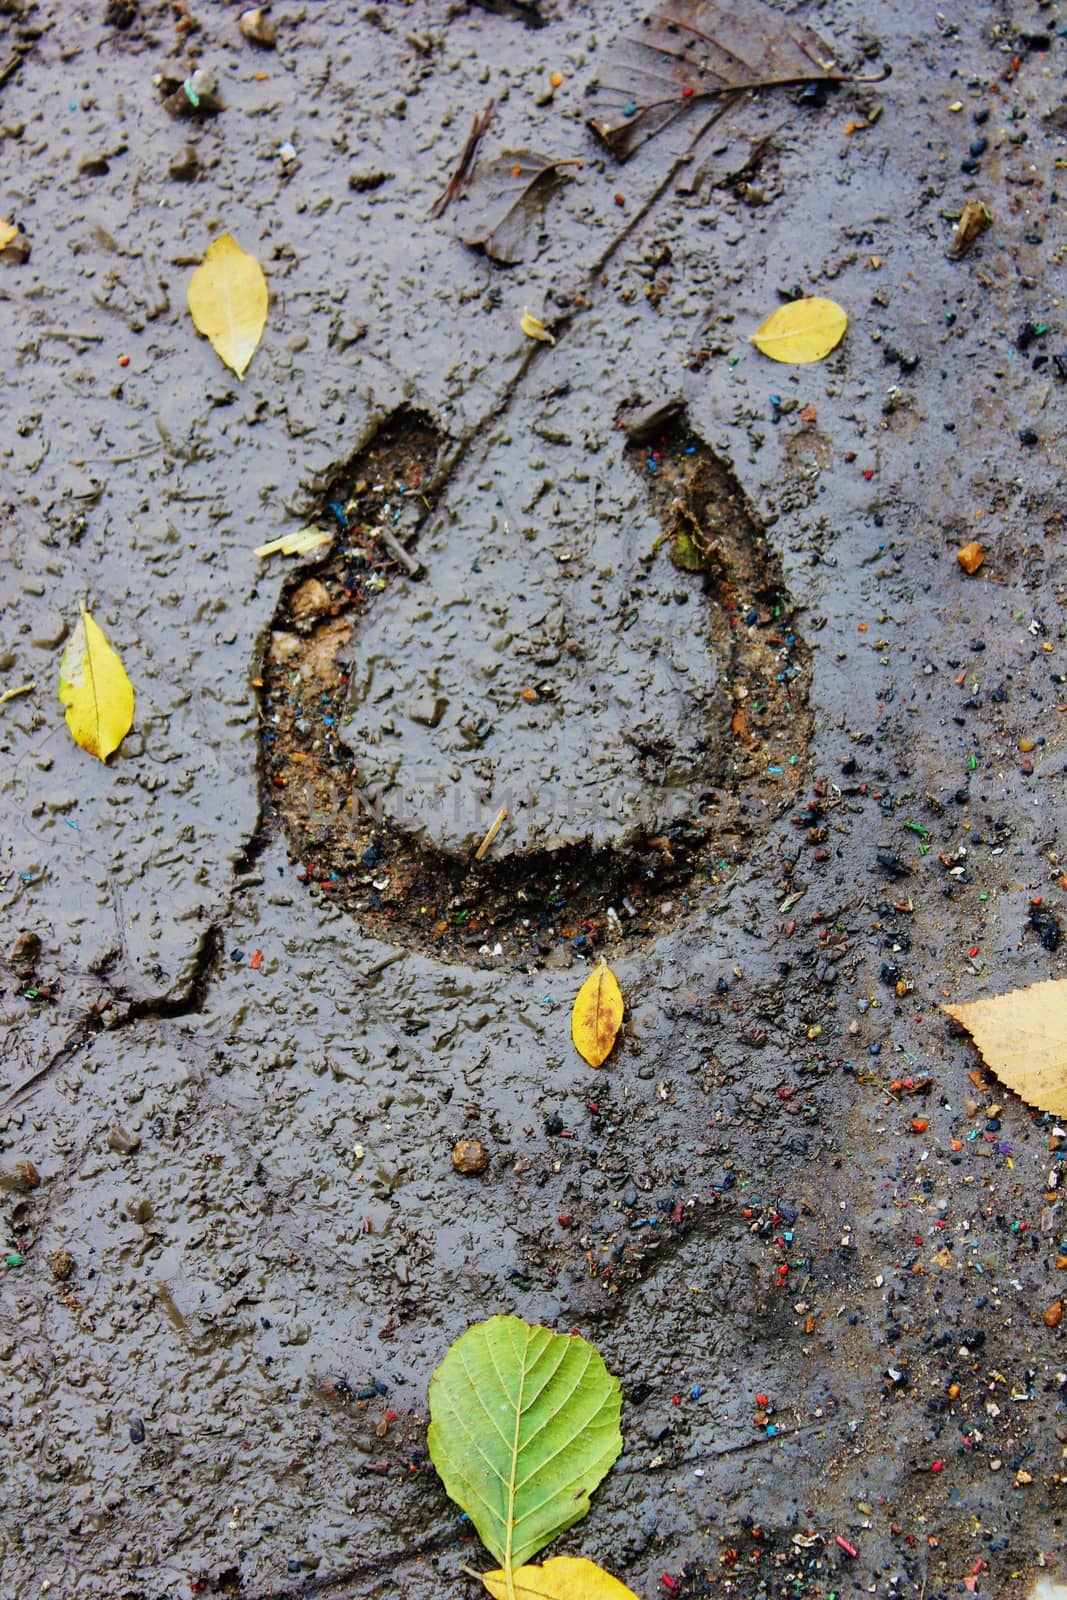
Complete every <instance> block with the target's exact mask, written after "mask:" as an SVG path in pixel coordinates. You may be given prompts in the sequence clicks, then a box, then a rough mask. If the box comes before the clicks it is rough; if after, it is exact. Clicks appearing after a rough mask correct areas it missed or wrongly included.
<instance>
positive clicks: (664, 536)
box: [261, 394, 809, 964]
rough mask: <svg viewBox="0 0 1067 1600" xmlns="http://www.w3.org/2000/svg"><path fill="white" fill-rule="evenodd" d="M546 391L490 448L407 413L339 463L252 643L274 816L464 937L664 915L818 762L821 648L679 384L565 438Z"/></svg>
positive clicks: (362, 894)
mask: <svg viewBox="0 0 1067 1600" xmlns="http://www.w3.org/2000/svg"><path fill="white" fill-rule="evenodd" d="M554 398H555V397H554V396H552V395H551V394H549V395H548V396H547V397H543V399H542V404H541V407H540V409H539V411H538V415H537V418H536V420H535V422H534V423H533V425H532V426H531V427H527V428H525V430H524V431H523V433H522V435H521V436H520V435H519V434H518V433H517V432H514V431H512V425H511V424H510V423H509V421H508V420H504V421H502V422H500V423H499V424H497V425H496V426H495V428H494V429H492V430H491V431H490V432H488V433H487V434H486V435H484V436H483V437H482V438H481V439H480V440H478V441H477V442H476V444H475V445H474V446H473V447H472V448H465V447H457V446H455V445H454V444H453V443H452V442H451V441H449V440H447V439H445V438H444V437H442V435H441V434H440V433H439V432H438V431H437V430H436V428H435V427H434V425H433V423H432V422H431V421H430V420H429V419H428V418H427V417H425V416H424V415H422V414H420V413H417V412H412V411H403V412H399V413H396V414H394V415H393V416H392V417H391V418H390V419H389V420H388V421H387V422H386V423H385V424H384V425H383V426H381V427H380V428H379V429H378V431H377V432H376V433H375V435H374V436H373V437H372V439H371V440H370V442H369V443H368V444H366V445H365V446H364V447H363V448H361V449H360V450H359V451H358V452H357V454H356V455H355V456H353V458H352V459H351V460H350V461H349V462H348V463H346V464H345V465H344V466H343V467H341V468H339V469H338V470H337V472H336V473H335V474H334V475H333V476H332V478H331V479H330V481H329V482H328V484H327V487H326V489H325V492H324V497H323V503H322V505H321V506H320V507H319V511H320V516H319V517H318V518H317V519H316V520H318V521H319V522H320V523H321V524H322V525H324V526H329V527H332V528H334V529H335V530H336V531H335V535H334V538H333V540H332V543H331V545H330V546H329V549H328V552H327V554H326V555H325V557H324V558H322V559H320V560H318V561H316V562H314V563H313V564H312V565H311V566H304V567H303V568H302V569H301V570H300V572H299V573H298V574H297V575H296V576H295V577H293V578H292V579H290V580H289V581H288V582H287V583H286V584H285V586H284V589H283V593H282V596H281V600H280V603H279V606H278V609H277V612H276V615H275V618H274V623H273V627H272V631H271V635H270V640H269V644H268V648H267V651H266V656H265V660H264V663H263V673H262V679H263V689H262V719H261V726H262V754H263V776H264V787H265V804H264V823H265V826H267V827H269V826H270V825H271V824H272V823H276V824H277V825H279V826H281V827H282V828H283V829H284V831H285V833H286V835H287V837H288V840H289V843H290V847H291V849H292V850H293V852H294V854H295V855H296V857H297V858H298V860H299V862H300V863H301V868H302V876H303V877H304V878H305V879H306V881H307V882H308V883H309V885H311V886H312V890H313V892H314V893H316V894H320V895H322V896H324V897H327V898H328V899H330V900H331V901H333V902H335V903H339V904H341V905H342V906H344V907H345V908H346V909H348V910H350V911H351V912H352V913H353V914H354V915H355V916H356V917H357V918H358V919H359V921H360V923H361V924H362V925H363V926H364V927H365V928H366V929H367V931H368V932H373V933H375V934H377V935H380V936H381V937H383V938H387V939H390V940H395V941H399V942H403V943H409V944H415V945H418V946H420V947H422V948H427V949H432V950H433V951H434V952H435V953H436V954H438V955H443V956H445V957H446V958H447V957H451V958H454V959H463V960H467V961H470V960H478V959H479V958H481V959H485V958H487V957H499V956H500V955H505V956H508V957H511V958H512V959H515V960H517V961H520V962H522V963H525V964H529V963H537V962H540V961H543V960H545V959H550V958H551V957H552V953H553V951H554V950H556V949H557V948H558V947H560V946H561V945H562V944H564V943H571V942H574V943H576V944H577V946H578V948H579V949H581V950H587V949H588V948H589V947H591V946H593V945H595V944H596V943H597V942H598V940H599V939H600V938H601V937H603V936H604V935H605V934H608V935H610V936H611V937H612V938H615V939H618V938H620V937H627V936H647V935H648V934H650V933H652V932H655V931H658V930H659V929H660V928H661V927H663V926H664V925H665V924H666V923H668V922H670V921H672V920H674V919H675V918H676V917H677V916H678V915H680V914H682V913H683V912H684V911H685V909H686V907H687V906H688V905H690V904H691V903H692V899H693V896H694V895H696V894H699V893H702V892H707V891H709V890H710V889H712V888H713V887H714V884H715V883H716V882H719V881H721V880H722V878H723V876H724V875H725V874H727V873H728V872H729V870H730V867H731V865H733V864H735V863H736V862H737V861H738V860H740V859H741V858H742V857H743V856H744V855H745V854H746V853H747V851H748V848H749V847H750V844H751V842H752V840H753V839H754V838H758V837H759V836H761V835H762V834H763V832H764V831H765V828H766V826H767V823H768V820H769V818H770V817H772V816H773V815H775V814H776V813H777V812H778V811H779V810H780V809H781V807H782V806H783V805H785V804H788V802H789V801H790V799H791V798H792V796H793V794H794V793H795V790H796V787H797V784H798V782H799V781H800V778H801V775H802V769H803V758H804V752H805V749H806V746H807V742H808V737H809V714H808V708H807V696H806V684H807V676H808V673H807V668H808V652H807V648H806V646H805V644H804V642H803V640H802V639H801V638H800V636H799V634H798V633H797V630H796V626H795V622H794V619H793V615H792V610H791V607H790V605H789V603H788V601H787V599H786V597H785V592H784V587H783V582H782V577H781V570H780V564H779V561H778V559H777V556H776V555H775V553H774V552H773V551H772V550H771V549H770V548H769V546H768V542H767V539H766V536H765V533H764V530H763V528H762V526H761V525H760V523H759V520H758V518H757V516H756V514H755V512H754V510H753V508H752V506H751V505H750V504H749V503H748V501H747V500H746V498H745V495H744V493H743V491H742V489H741V487H740V485H739V484H738V482H737V480H736V478H735V476H734V474H733V472H732V471H731V469H730V467H729V465H728V464H727V463H726V462H724V461H723V460H722V459H720V458H719V457H718V456H716V455H715V453H714V452H713V451H712V450H711V449H710V448H709V447H708V446H707V444H705V443H704V442H703V441H702V440H701V439H699V438H698V437H697V436H696V435H695V434H694V433H693V432H692V431H691V430H690V429H689V427H688V425H687V423H686V420H685V417H684V413H682V414H680V415H679V413H678V412H677V410H674V411H672V410H670V409H669V408H668V409H666V410H665V412H664V414H663V417H662V418H659V419H657V418H656V417H655V416H653V417H651V418H645V419H643V420H642V421H641V422H640V423H639V424H638V425H633V424H631V425H630V427H629V429H628V430H625V429H623V428H621V427H618V428H615V429H610V430H608V429H606V430H605V434H604V437H603V438H600V437H598V436H596V435H592V436H590V435H586V436H585V437H584V438H581V439H576V438H574V437H572V435H571V434H570V433H569V432H568V431H567V429H566V427H565V426H563V425H559V426H557V424H556V419H555V417H554V409H555V408H554V405H553V400H554ZM563 415H564V413H562V412H561V413H560V416H561V417H562V416H563ZM504 808H506V811H507V817H506V820H505V821H504V822H503V824H502V825H501V826H500V828H499V831H498V833H497V834H496V836H495V838H494V839H493V842H492V844H491V846H490V848H489V850H488V852H487V853H486V857H485V859H484V860H482V861H477V860H476V859H475V855H476V851H477V847H478V845H479V842H480V841H481V840H482V839H484V837H485V834H486V832H487V831H488V829H489V828H490V826H491V824H492V822H493V821H494V819H495V818H497V817H498V816H499V814H500V812H501V810H502V809H504ZM498 946H499V949H498V948H497V947H498Z"/></svg>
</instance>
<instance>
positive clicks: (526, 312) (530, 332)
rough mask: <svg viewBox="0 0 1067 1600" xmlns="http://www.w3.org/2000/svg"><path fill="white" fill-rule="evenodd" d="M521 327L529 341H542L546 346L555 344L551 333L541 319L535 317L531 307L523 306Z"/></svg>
mask: <svg viewBox="0 0 1067 1600" xmlns="http://www.w3.org/2000/svg"><path fill="white" fill-rule="evenodd" d="M519 327H520V328H521V329H522V331H523V333H524V334H525V335H526V337H527V339H540V340H541V341H542V343H544V344H555V342H556V341H555V339H553V337H552V335H551V334H550V333H549V331H548V329H547V328H546V327H545V325H544V323H543V322H542V321H541V318H540V317H535V316H534V314H533V312H532V311H531V310H530V308H529V306H523V309H522V321H521V322H520V323H519Z"/></svg>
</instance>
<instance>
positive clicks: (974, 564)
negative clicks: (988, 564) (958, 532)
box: [956, 539, 985, 577]
mask: <svg viewBox="0 0 1067 1600" xmlns="http://www.w3.org/2000/svg"><path fill="white" fill-rule="evenodd" d="M956 560H957V561H958V562H959V564H960V566H961V567H962V568H963V570H964V572H965V573H966V574H967V576H968V577H973V576H974V574H975V573H976V572H977V571H978V568H979V567H980V566H981V565H982V562H983V561H984V560H985V551H984V550H983V549H982V546H981V545H980V544H979V543H978V542H977V541H976V540H975V539H972V540H971V542H970V544H965V545H964V546H963V547H962V549H960V550H957V551H956Z"/></svg>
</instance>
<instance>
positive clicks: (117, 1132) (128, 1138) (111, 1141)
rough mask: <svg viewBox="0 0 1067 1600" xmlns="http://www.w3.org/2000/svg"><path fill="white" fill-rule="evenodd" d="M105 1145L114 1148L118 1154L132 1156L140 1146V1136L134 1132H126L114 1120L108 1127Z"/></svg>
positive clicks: (110, 1148)
mask: <svg viewBox="0 0 1067 1600" xmlns="http://www.w3.org/2000/svg"><path fill="white" fill-rule="evenodd" d="M107 1147H108V1149H109V1150H114V1152H115V1154H116V1155H119V1156H132V1155H133V1154H134V1152H135V1151H137V1150H139V1149H140V1148H141V1140H140V1136H139V1135H138V1134H136V1133H127V1132H126V1129H125V1128H124V1127H123V1126H122V1124H121V1123H120V1122H116V1123H114V1124H113V1125H112V1127H110V1128H109V1129H108V1135H107Z"/></svg>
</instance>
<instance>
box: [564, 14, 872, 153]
mask: <svg viewBox="0 0 1067 1600" xmlns="http://www.w3.org/2000/svg"><path fill="white" fill-rule="evenodd" d="M882 75H883V76H884V75H885V74H882ZM847 81H854V80H849V78H848V76H847V74H842V73H839V72H838V71H837V70H836V62H835V60H834V55H833V51H832V50H831V49H830V47H829V45H828V44H826V43H825V42H824V41H823V40H822V39H820V38H819V36H818V34H816V33H813V32H812V30H811V29H810V28H806V27H804V25H803V24H802V23H800V22H798V21H797V20H796V18H794V17H785V16H783V15H782V13H781V12H780V11H778V10H776V9H775V8H773V7H772V6H770V5H767V4H766V3H765V0H744V4H743V5H739V4H737V0H674V3H673V4H668V5H661V6H659V7H657V8H656V9H654V10H653V11H652V12H650V13H649V15H648V16H647V17H646V18H645V19H644V21H643V23H642V25H641V30H640V32H639V33H634V34H629V35H624V36H623V37H622V38H620V39H619V40H617V42H616V44H615V46H614V49H613V51H612V54H611V57H610V59H609V61H608V63H607V65H606V67H605V69H604V72H603V75H602V77H601V78H600V80H599V82H598V83H597V85H596V86H595V98H594V115H593V116H592V117H591V118H590V119H589V126H590V127H591V128H592V130H593V132H594V133H595V134H596V135H597V137H598V138H599V139H601V140H602V141H603V143H604V144H605V145H606V146H607V147H608V149H609V150H610V151H611V153H612V155H614V156H616V157H617V158H618V159H619V160H620V161H625V160H626V159H627V158H628V157H629V156H631V155H632V154H633V153H634V151H635V150H637V149H638V148H639V147H640V146H641V145H642V144H644V142H645V140H646V139H650V138H652V136H653V135H654V134H656V133H659V132H660V131H661V129H663V128H666V127H667V126H668V125H669V124H670V123H672V122H674V121H675V119H676V118H678V117H680V116H682V115H683V114H684V113H685V112H687V111H688V110H689V109H690V107H691V106H693V105H694V104H696V103H698V102H699V101H704V100H708V99H713V98H715V97H716V96H718V97H723V96H728V95H735V94H738V93H741V92H743V91H744V90H747V89H770V88H774V87H782V86H786V85H789V84H803V83H840V82H847ZM866 81H870V80H866Z"/></svg>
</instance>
